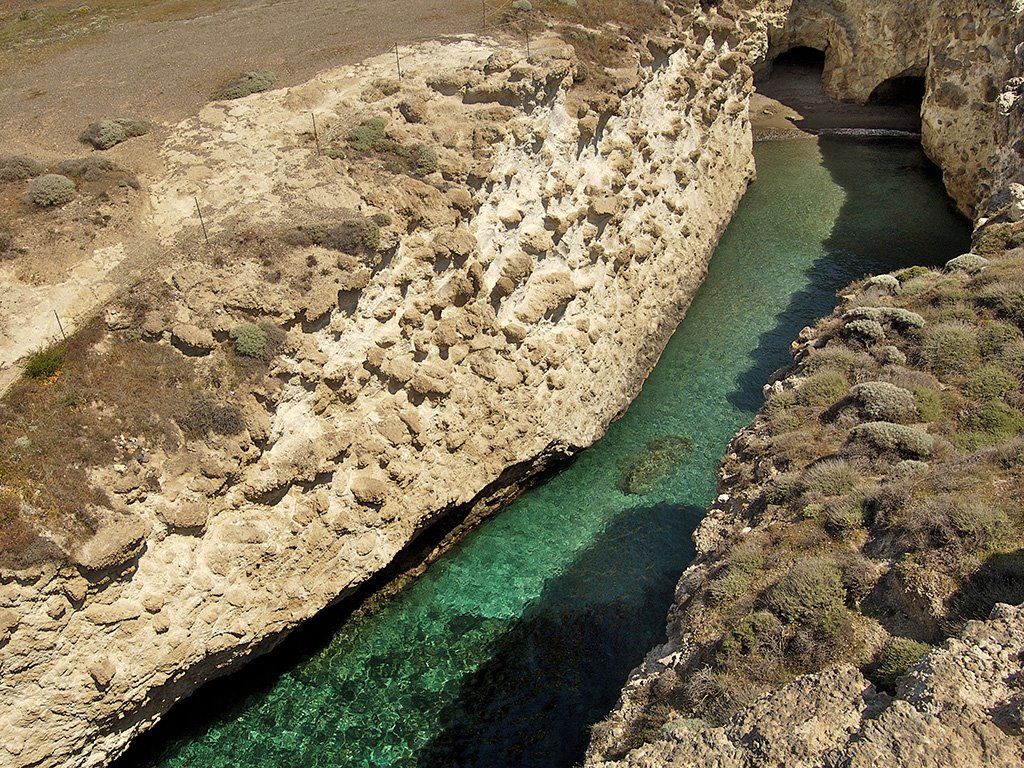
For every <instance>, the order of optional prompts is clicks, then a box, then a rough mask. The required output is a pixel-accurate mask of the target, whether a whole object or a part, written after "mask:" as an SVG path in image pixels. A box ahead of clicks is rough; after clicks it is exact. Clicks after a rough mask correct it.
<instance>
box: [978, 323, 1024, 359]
mask: <svg viewBox="0 0 1024 768" xmlns="http://www.w3.org/2000/svg"><path fill="white" fill-rule="evenodd" d="M1020 338H1021V332H1020V329H1019V328H1017V326H1015V325H1010V324H1009V323H1000V322H993V323H989V324H988V325H986V326H984V327H983V328H982V329H981V331H979V332H978V350H979V351H980V352H981V355H982V357H991V356H992V355H998V354H999V353H1000V352H1002V351H1003V348H1004V347H1006V346H1007V345H1009V344H1010V343H1012V342H1014V341H1018V340H1019V339H1020Z"/></svg>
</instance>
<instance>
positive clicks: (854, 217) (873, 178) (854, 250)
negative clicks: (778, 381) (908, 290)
mask: <svg viewBox="0 0 1024 768" xmlns="http://www.w3.org/2000/svg"><path fill="white" fill-rule="evenodd" d="M817 144H818V151H819V153H820V155H821V163H822V166H823V167H824V168H825V169H826V170H827V171H828V173H829V175H830V176H831V178H832V180H833V181H834V182H835V184H836V185H837V186H838V187H839V188H840V189H842V191H843V194H844V199H843V203H842V205H841V207H840V208H839V212H838V215H837V216H836V218H835V223H834V224H833V226H832V229H831V232H830V233H829V235H828V237H827V238H825V239H824V240H823V241H822V243H821V256H820V257H819V258H817V259H816V260H815V261H814V262H813V263H812V264H811V266H810V267H809V269H808V271H807V284H806V287H805V288H803V289H801V290H798V291H796V292H794V293H793V294H791V296H790V298H789V301H788V303H787V305H786V307H785V308H784V309H783V310H782V311H780V312H779V313H778V314H777V315H776V316H775V325H774V326H773V327H772V328H771V329H769V330H767V331H765V332H764V333H762V334H761V335H760V337H759V339H758V345H757V348H756V349H755V350H754V352H753V353H752V354H751V359H752V363H753V364H752V365H751V366H750V368H749V369H748V370H747V371H746V372H745V373H744V374H742V376H741V377H740V379H739V380H738V382H737V384H738V386H737V388H736V390H735V392H733V394H731V395H730V402H732V403H733V405H735V406H736V407H737V408H740V409H743V410H756V409H757V408H759V407H760V403H761V395H760V391H759V390H760V386H761V385H762V384H763V383H764V382H765V381H766V380H767V379H768V377H769V376H770V375H771V374H772V373H773V372H774V371H775V370H776V368H777V366H778V364H779V350H780V349H783V348H785V347H786V346H787V345H788V344H789V342H790V341H791V340H792V339H794V338H796V337H797V335H798V334H799V332H800V330H801V329H802V328H803V327H804V326H805V325H807V323H808V318H812V317H814V318H817V317H824V316H825V315H827V314H828V313H830V312H831V311H832V309H833V308H834V307H835V305H836V303H837V300H836V296H835V293H836V292H837V291H839V290H841V289H842V288H843V287H845V286H846V285H848V284H849V283H850V282H851V281H853V280H857V279H860V278H862V277H864V276H866V275H868V274H879V273H881V272H886V271H889V270H897V269H901V268H903V267H908V266H911V265H914V264H921V265H924V266H936V265H940V264H944V263H945V262H946V261H948V260H949V259H951V258H953V257H954V256H958V255H960V254H961V253H964V252H965V251H967V250H969V248H970V236H971V229H970V225H969V223H968V222H967V220H966V219H963V218H962V217H960V216H959V215H958V214H957V213H956V212H955V210H954V207H953V204H952V202H951V201H949V200H948V199H946V198H945V193H944V192H943V190H942V178H941V173H940V172H939V170H938V168H936V167H935V166H934V165H933V164H932V163H931V162H930V161H929V160H928V159H927V158H926V157H925V155H924V153H923V152H922V151H921V150H920V148H919V147H917V146H916V142H915V141H913V140H910V139H905V138H886V137H870V138H867V137H855V136H827V137H825V136H823V137H818V139H817ZM865 163H867V164H869V166H870V167H875V168H878V169H880V172H879V173H877V174H867V173H865V170H864V169H865ZM755 183H756V182H755Z"/></svg>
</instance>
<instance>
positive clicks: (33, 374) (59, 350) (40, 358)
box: [24, 344, 64, 379]
mask: <svg viewBox="0 0 1024 768" xmlns="http://www.w3.org/2000/svg"><path fill="white" fill-rule="evenodd" d="M63 364H64V346H63V345H62V344H54V345H53V346H50V347H44V348H43V349H38V350H36V351H35V352H32V353H31V354H30V355H29V356H28V357H27V358H26V360H25V369H24V370H25V375H26V376H28V377H29V378H30V379H48V378H50V377H51V376H53V375H54V374H55V373H57V371H59V370H60V367H61V366H62V365H63Z"/></svg>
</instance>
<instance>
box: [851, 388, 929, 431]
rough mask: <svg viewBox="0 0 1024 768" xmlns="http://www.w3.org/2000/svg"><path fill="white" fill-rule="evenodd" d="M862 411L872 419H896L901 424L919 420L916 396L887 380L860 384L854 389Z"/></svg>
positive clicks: (853, 391) (853, 392) (854, 394)
mask: <svg viewBox="0 0 1024 768" xmlns="http://www.w3.org/2000/svg"><path fill="white" fill-rule="evenodd" d="M852 394H853V396H854V398H855V399H856V400H857V402H858V404H859V405H860V408H861V411H862V412H863V413H864V415H865V416H866V417H867V418H868V419H870V420H871V421H894V422H896V423H899V424H906V423H908V422H912V421H917V418H918V413H917V404H916V403H915V402H914V396H913V395H912V394H911V393H910V392H908V391H907V390H905V389H904V388H903V387H897V386H896V385H895V384H890V383H888V382H885V381H872V382H868V383H866V384H858V385H857V386H855V387H854V388H853V390H852Z"/></svg>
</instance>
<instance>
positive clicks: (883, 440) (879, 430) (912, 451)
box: [850, 421, 935, 458]
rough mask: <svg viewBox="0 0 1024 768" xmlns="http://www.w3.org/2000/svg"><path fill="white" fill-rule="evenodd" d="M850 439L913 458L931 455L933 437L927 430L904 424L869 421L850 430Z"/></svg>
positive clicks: (933, 442) (933, 443)
mask: <svg viewBox="0 0 1024 768" xmlns="http://www.w3.org/2000/svg"><path fill="white" fill-rule="evenodd" d="M850 440H851V441H860V442H867V443H870V444H871V445H873V446H874V447H875V448H877V449H878V450H880V451H884V452H887V453H899V454H903V455H908V456H912V457H915V458H924V457H927V456H930V455H931V452H932V449H933V447H934V445H935V440H934V438H933V437H932V436H931V435H929V434H928V433H927V432H923V431H921V430H920V429H917V428H915V427H908V426H906V425H904V424H892V423H890V422H888V421H869V422H867V423H865V424H859V425H857V426H856V427H854V428H853V429H852V430H850Z"/></svg>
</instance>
